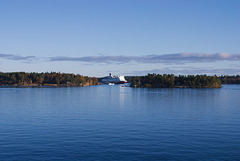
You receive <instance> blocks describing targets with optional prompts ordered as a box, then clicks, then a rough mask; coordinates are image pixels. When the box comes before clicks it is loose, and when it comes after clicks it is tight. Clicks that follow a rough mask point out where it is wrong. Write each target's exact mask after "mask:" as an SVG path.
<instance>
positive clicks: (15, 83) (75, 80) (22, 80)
mask: <svg viewBox="0 0 240 161" xmlns="http://www.w3.org/2000/svg"><path fill="white" fill-rule="evenodd" d="M98 84H100V82H98V79H97V78H96V77H88V76H82V75H80V74H69V73H60V72H58V73H56V72H51V73H48V72H46V73H35V72H32V73H26V72H11V73H3V72H0V87H77V86H90V85H98Z"/></svg>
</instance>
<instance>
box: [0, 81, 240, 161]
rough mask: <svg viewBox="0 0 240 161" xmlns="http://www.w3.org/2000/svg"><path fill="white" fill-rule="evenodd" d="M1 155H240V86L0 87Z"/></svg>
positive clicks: (104, 158) (103, 159)
mask: <svg viewBox="0 0 240 161" xmlns="http://www.w3.org/2000/svg"><path fill="white" fill-rule="evenodd" d="M0 160H1V161H8V160H9V161H15V160H16V161H18V160H24V161H28V160H39V161H44V160H63V161H66V160H70V161H74V160H93V161H95V160H96V161H97V160H100V161H108V160H109V161H116V160H123V161H128V160H137V161H140V160H144V161H147V160H179V161H182V160H191V161H192V160H196V161H197V160H204V161H205V160H212V161H215V160H216V161H221V160H226V161H234V160H240V85H224V86H223V88H221V89H180V88H174V89H168V88H166V89H144V88H130V87H123V86H121V85H114V86H108V85H101V86H90V87H73V88H68V87H65V88H0Z"/></svg>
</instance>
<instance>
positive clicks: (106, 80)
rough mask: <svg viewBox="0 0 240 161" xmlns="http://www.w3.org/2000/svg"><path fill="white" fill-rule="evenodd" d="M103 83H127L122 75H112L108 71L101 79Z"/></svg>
mask: <svg viewBox="0 0 240 161" xmlns="http://www.w3.org/2000/svg"><path fill="white" fill-rule="evenodd" d="M102 82H103V83H114V84H124V83H127V81H126V79H125V78H124V76H112V74H111V73H109V76H108V77H105V78H103V79H102Z"/></svg>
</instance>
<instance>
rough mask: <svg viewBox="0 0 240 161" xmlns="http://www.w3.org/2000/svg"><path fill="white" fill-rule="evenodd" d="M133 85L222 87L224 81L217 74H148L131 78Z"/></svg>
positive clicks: (141, 86)
mask: <svg viewBox="0 0 240 161" xmlns="http://www.w3.org/2000/svg"><path fill="white" fill-rule="evenodd" d="M128 79H129V77H128ZM130 79H131V80H129V81H130V82H132V84H131V87H140V88H221V87H222V82H221V80H220V78H219V77H217V76H207V75H187V76H184V75H179V76H174V75H173V74H163V75H161V74H155V73H153V74H148V75H146V76H133V77H131V78H130Z"/></svg>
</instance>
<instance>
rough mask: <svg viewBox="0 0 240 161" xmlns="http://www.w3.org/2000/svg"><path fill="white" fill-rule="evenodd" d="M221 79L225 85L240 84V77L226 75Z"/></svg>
mask: <svg viewBox="0 0 240 161" xmlns="http://www.w3.org/2000/svg"><path fill="white" fill-rule="evenodd" d="M219 79H220V80H221V81H222V83H223V84H240V75H232V76H229V75H225V76H220V77H219Z"/></svg>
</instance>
